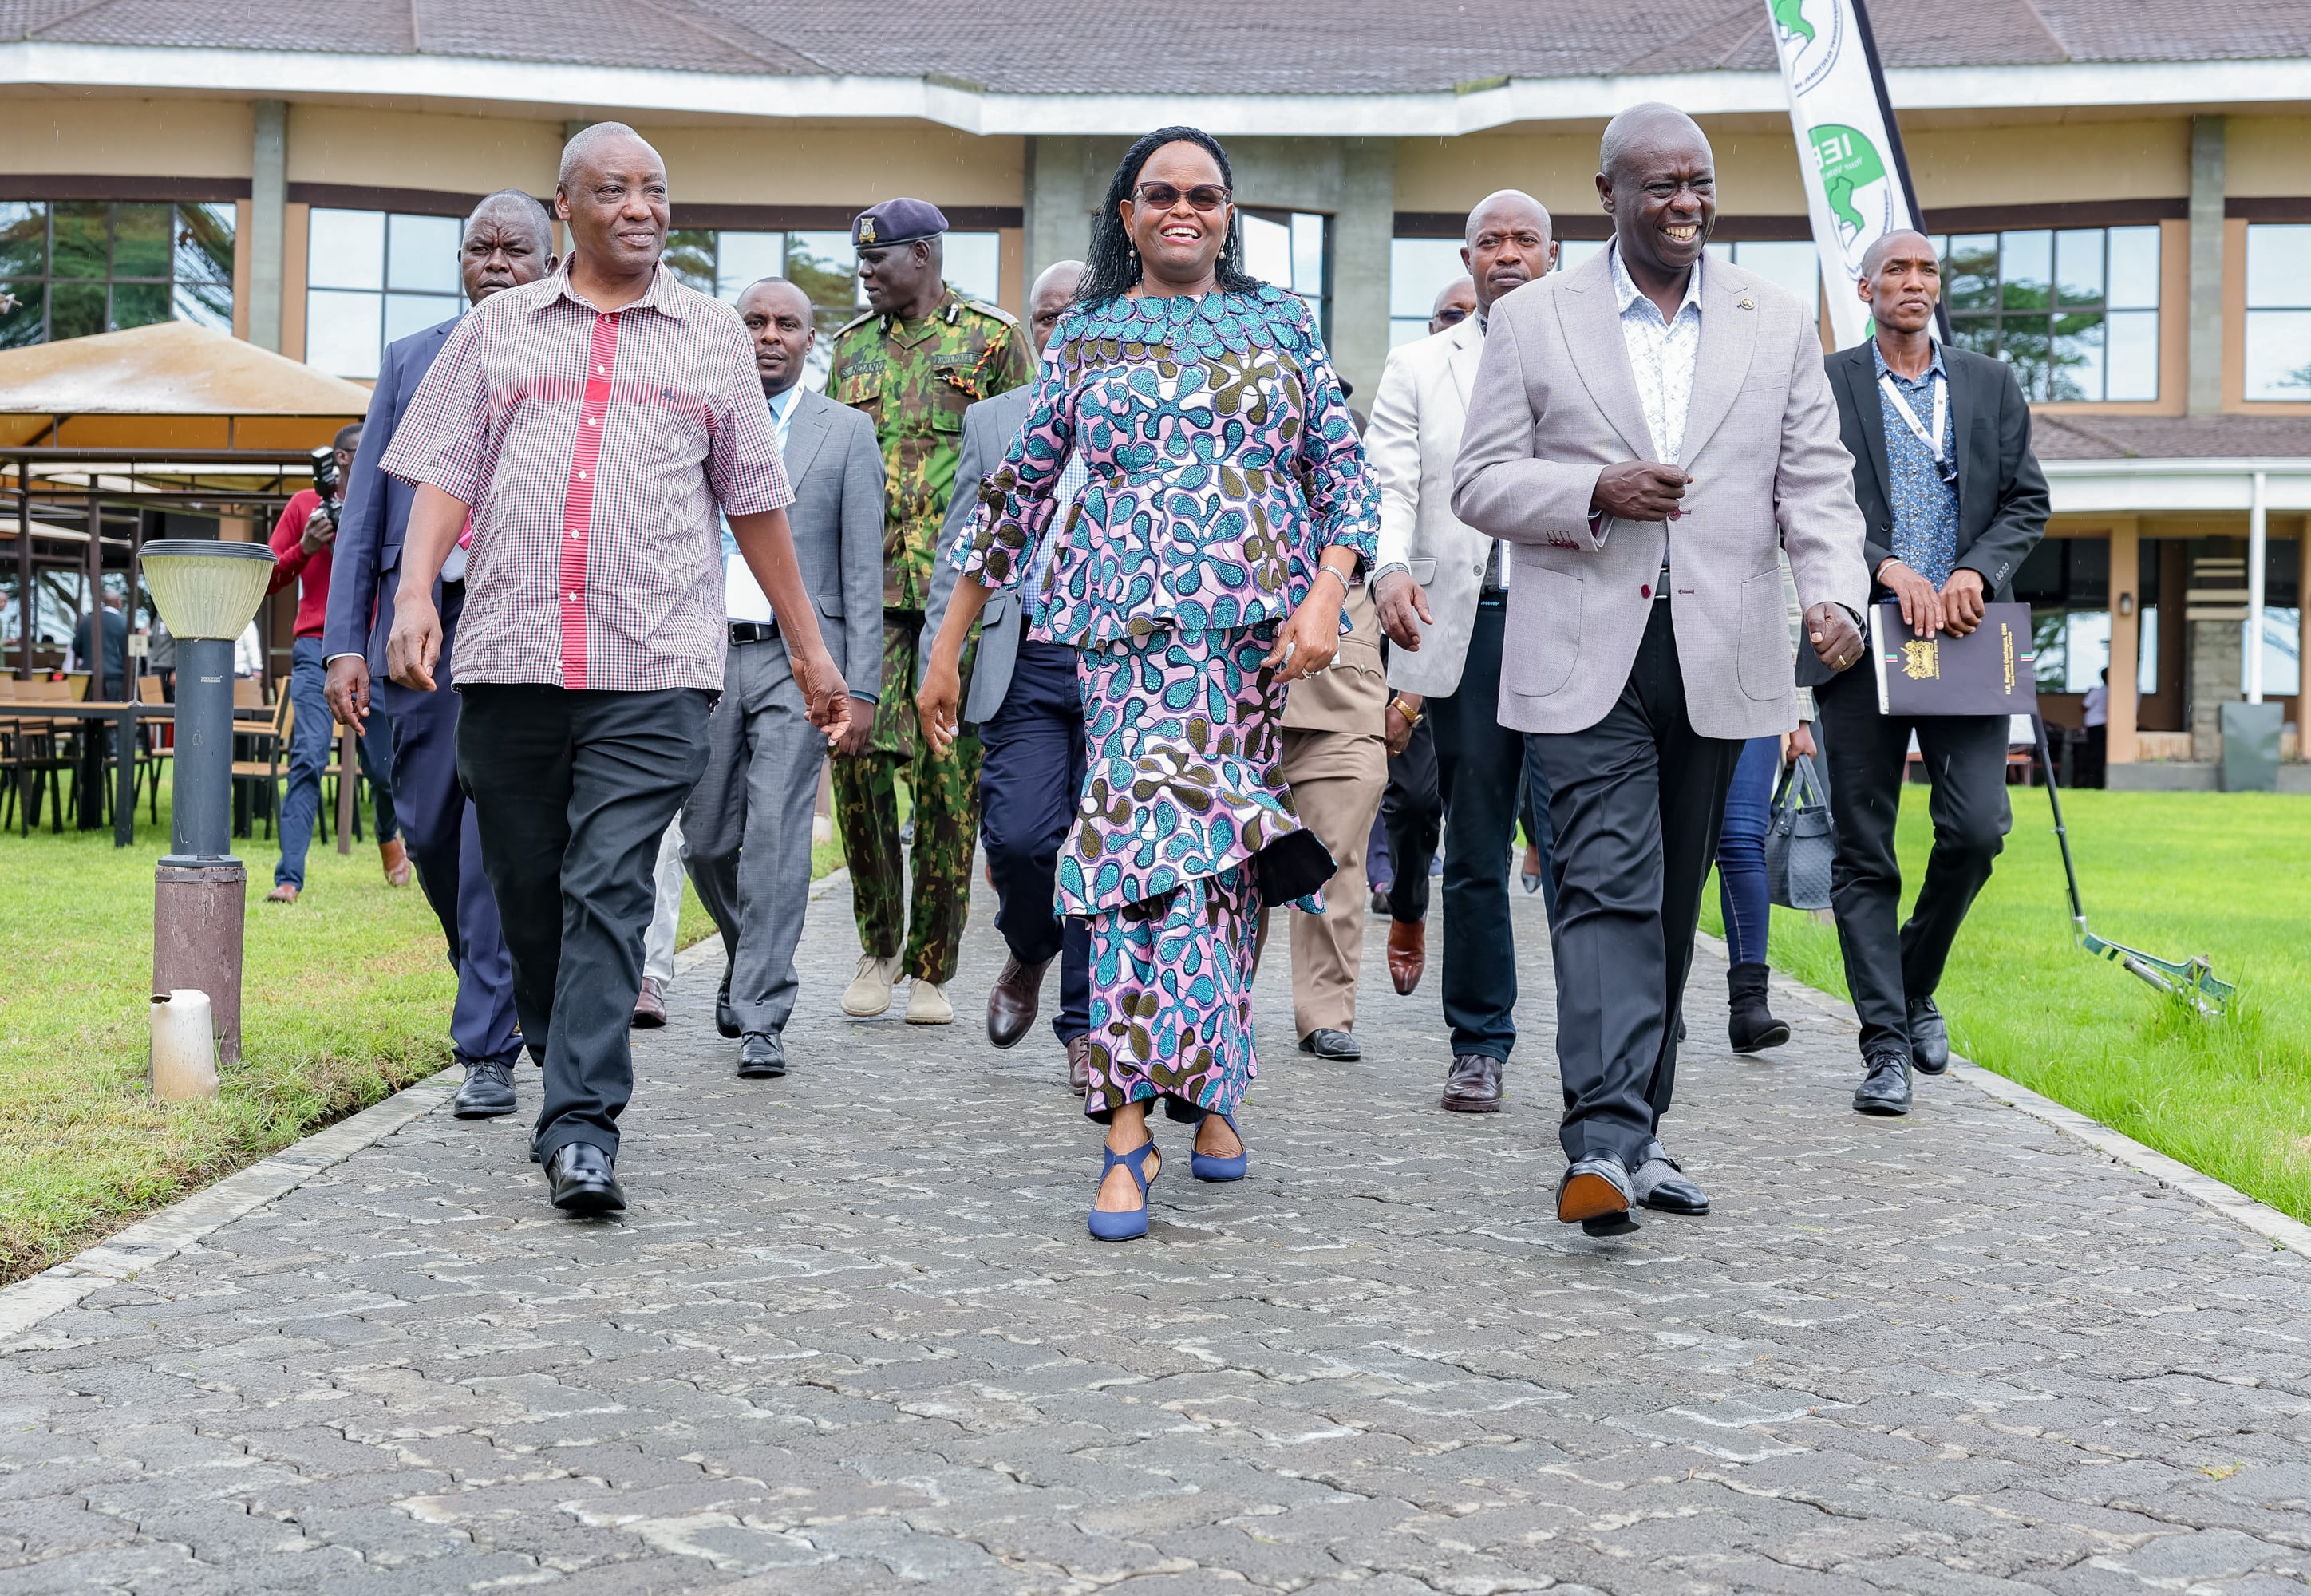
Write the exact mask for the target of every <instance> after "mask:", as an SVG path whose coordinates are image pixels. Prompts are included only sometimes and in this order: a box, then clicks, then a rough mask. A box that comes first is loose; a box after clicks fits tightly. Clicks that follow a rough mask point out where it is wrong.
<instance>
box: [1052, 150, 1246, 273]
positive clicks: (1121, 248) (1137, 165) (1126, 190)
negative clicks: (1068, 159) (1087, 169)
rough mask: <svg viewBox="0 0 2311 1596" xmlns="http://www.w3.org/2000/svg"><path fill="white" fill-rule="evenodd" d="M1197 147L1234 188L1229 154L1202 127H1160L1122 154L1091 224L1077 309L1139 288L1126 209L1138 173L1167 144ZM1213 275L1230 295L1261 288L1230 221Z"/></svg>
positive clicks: (1239, 232) (1237, 230)
mask: <svg viewBox="0 0 2311 1596" xmlns="http://www.w3.org/2000/svg"><path fill="white" fill-rule="evenodd" d="M1165 144H1194V145H1196V146H1197V147H1198V148H1199V149H1201V150H1202V151H1203V152H1204V153H1207V154H1208V155H1209V156H1210V157H1211V158H1212V159H1213V160H1214V161H1217V163H1218V164H1219V169H1220V181H1221V182H1223V183H1225V184H1226V185H1227V187H1228V188H1230V189H1231V190H1233V189H1234V187H1235V175H1234V171H1233V170H1232V169H1231V168H1230V167H1229V166H1228V158H1227V152H1226V151H1225V150H1224V149H1222V148H1220V141H1219V140H1217V139H1216V138H1214V137H1213V136H1212V135H1210V134H1208V133H1206V132H1205V131H1204V130H1203V129H1202V128H1200V127H1158V128H1157V129H1156V131H1155V132H1153V133H1149V134H1144V135H1141V136H1140V137H1139V138H1138V139H1137V140H1135V141H1134V142H1133V144H1132V145H1131V147H1130V148H1129V149H1128V150H1126V151H1125V152H1124V153H1123V160H1122V161H1121V163H1120V164H1119V165H1118V166H1117V167H1116V169H1115V176H1114V178H1113V179H1111V180H1110V181H1109V183H1108V185H1107V199H1106V201H1105V203H1104V204H1103V205H1101V207H1100V210H1099V214H1097V215H1095V216H1094V217H1093V218H1092V220H1091V250H1090V266H1089V269H1088V270H1086V272H1085V273H1084V275H1083V282H1082V283H1080V284H1079V285H1077V289H1076V303H1077V304H1078V305H1103V304H1106V303H1107V302H1108V301H1111V300H1117V299H1121V298H1122V297H1123V296H1124V295H1125V294H1127V293H1129V292H1130V291H1131V290H1133V289H1135V288H1137V287H1138V286H1139V251H1138V250H1137V249H1134V248H1132V244H1131V235H1130V233H1129V232H1127V231H1125V230H1124V226H1123V215H1122V205H1123V202H1124V201H1125V200H1127V199H1130V198H1132V197H1133V193H1134V190H1136V189H1137V188H1138V185H1139V173H1140V170H1141V169H1142V168H1144V167H1146V166H1147V158H1148V157H1149V156H1151V155H1153V154H1155V153H1156V151H1158V150H1160V149H1162V148H1163V147H1164V145H1165ZM1212 269H1213V275H1214V276H1215V277H1216V278H1217V281H1218V283H1219V286H1220V287H1221V289H1222V290H1223V291H1225V292H1229V293H1249V292H1251V291H1252V290H1253V289H1255V288H1258V287H1259V286H1260V279H1259V278H1257V277H1255V276H1253V275H1251V273H1249V272H1247V271H1245V270H1244V269H1243V229H1242V228H1241V227H1240V226H1238V225H1236V224H1234V222H1231V223H1230V224H1229V227H1228V234H1227V242H1226V243H1225V244H1223V245H1222V246H1221V247H1220V257H1219V259H1218V260H1217V261H1216V262H1214V263H1213V268H1212Z"/></svg>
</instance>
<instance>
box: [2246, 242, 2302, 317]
mask: <svg viewBox="0 0 2311 1596" xmlns="http://www.w3.org/2000/svg"><path fill="white" fill-rule="evenodd" d="M2246 302H2247V305H2248V308H2249V309H2251V310H2311V225H2302V226H2298V225H2294V224H2289V225H2287V226H2283V227H2271V226H2264V225H2263V224H2261V223H2257V224H2256V225H2254V226H2253V227H2250V228H2248V229H2247V230H2246Z"/></svg>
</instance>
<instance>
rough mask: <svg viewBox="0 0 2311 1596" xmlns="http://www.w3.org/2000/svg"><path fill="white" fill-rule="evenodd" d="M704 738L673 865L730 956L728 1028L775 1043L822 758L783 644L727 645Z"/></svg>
mask: <svg viewBox="0 0 2311 1596" xmlns="http://www.w3.org/2000/svg"><path fill="white" fill-rule="evenodd" d="M706 738H707V751H706V773H705V774H704V775H703V776H701V777H700V778H699V779H698V785H697V787H696V788H694V789H692V791H691V794H690V802H689V803H688V804H687V805H686V806H685V807H684V809H683V811H682V834H683V840H684V842H683V860H684V862H685V864H687V865H688V866H689V868H690V878H691V880H692V881H693V883H695V884H696V885H697V887H698V897H699V901H700V902H701V903H704V904H705V905H706V911H707V913H709V914H711V915H712V916H713V917H714V923H715V924H716V925H717V926H719V927H720V928H721V931H722V945H723V946H724V947H725V948H726V949H729V950H732V951H731V953H730V961H731V963H730V1007H731V1008H732V1009H734V1010H735V1011H736V1012H737V1016H738V1025H739V1028H740V1029H741V1030H745V1031H763V1032H768V1033H771V1034H772V1035H776V1034H777V1033H779V1032H781V1031H782V1030H784V1029H785V1027H786V1023H787V1017H788V1016H789V1015H791V1014H793V1013H794V1006H795V994H796V992H797V991H798V990H799V988H800V986H801V980H800V978H799V977H798V975H797V974H796V973H795V964H794V953H795V947H796V945H797V944H798V943H799V942H801V940H802V921H803V912H804V911H805V910H806V909H807V908H808V906H809V903H810V820H811V810H812V807H813V805H814V802H815V799H816V798H817V795H818V772H819V766H820V764H821V763H822V762H823V761H824V759H825V758H826V737H825V735H824V733H822V732H820V731H819V730H818V729H817V728H815V727H814V726H812V725H811V724H810V722H809V720H807V718H806V717H805V715H804V706H803V697H802V689H801V688H800V687H798V686H797V685H795V679H794V671H793V668H792V667H791V666H789V663H788V660H787V650H786V645H785V644H784V643H783V642H780V641H769V642H759V643H738V644H734V645H732V647H731V649H730V652H729V655H728V662H727V663H726V664H725V666H724V667H723V685H722V702H719V704H717V705H716V706H715V708H714V718H713V720H711V721H710V722H709V723H708V725H707V730H706ZM742 860H743V862H744V866H745V869H744V871H743V874H742V872H741V870H740V865H741V862H742Z"/></svg>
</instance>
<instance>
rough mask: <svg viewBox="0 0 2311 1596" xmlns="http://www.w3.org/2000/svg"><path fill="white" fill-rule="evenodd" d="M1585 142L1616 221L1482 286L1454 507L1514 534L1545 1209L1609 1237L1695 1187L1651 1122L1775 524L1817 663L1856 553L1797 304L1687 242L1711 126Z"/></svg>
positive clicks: (1831, 657)
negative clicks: (1545, 896) (1530, 809)
mask: <svg viewBox="0 0 2311 1596" xmlns="http://www.w3.org/2000/svg"><path fill="white" fill-rule="evenodd" d="M1599 164H1600V167H1601V169H1602V170H1600V172H1599V173H1598V176H1597V192H1598V196H1599V197H1600V200H1601V201H1602V202H1603V205H1604V208H1605V211H1606V213H1607V214H1609V216H1610V217H1611V218H1612V221H1613V241H1612V243H1611V244H1610V245H1609V246H1608V248H1607V249H1606V250H1605V252H1604V253H1603V254H1601V255H1600V256H1598V257H1595V258H1593V259H1592V260H1590V261H1588V262H1586V263H1584V264H1583V266H1580V267H1579V268H1578V269H1576V270H1574V271H1572V272H1569V273H1563V274H1557V275H1550V276H1548V277H1544V278H1542V279H1540V280H1539V282H1537V283H1530V284H1528V285H1527V286H1526V287H1523V288H1521V289H1519V290H1517V291H1516V292H1513V293H1512V294H1509V295H1508V296H1506V297H1505V298H1504V299H1503V300H1501V301H1500V302H1499V303H1497V304H1496V305H1495V306H1494V307H1493V314H1492V325H1491V327H1490V329H1489V331H1488V333H1487V336H1486V340H1485V353H1484V356H1483V358H1482V360H1481V361H1480V362H1479V363H1478V369H1477V380H1476V386H1475V388H1474V389H1473V390H1472V391H1471V393H1470V395H1469V420H1468V424H1467V426H1466V428H1465V429H1464V430H1463V432H1462V434H1461V457H1460V460H1459V463H1458V465H1457V467H1455V470H1454V488H1453V494H1452V509H1453V513H1454V514H1456V515H1457V516H1459V517H1460V519H1461V520H1463V521H1465V522H1467V523H1468V524H1469V526H1471V527H1474V528H1477V529H1478V530H1479V531H1482V532H1487V533H1489V534H1491V535H1492V536H1495V537H1499V538H1504V539H1506V540H1507V541H1509V542H1511V543H1513V544H1514V545H1517V546H1516V554H1515V573H1514V580H1513V581H1512V582H1511V584H1510V588H1509V617H1508V629H1507V630H1508V644H1507V648H1506V650H1505V651H1504V657H1503V659H1502V664H1501V696H1500V714H1501V720H1502V721H1503V722H1504V724H1506V725H1509V726H1513V727H1516V728H1519V729H1521V730H1524V731H1529V732H1537V733H1539V734H1541V735H1540V736H1539V737H1534V738H1533V739H1532V747H1533V750H1534V755H1535V757H1536V758H1537V759H1538V760H1539V763H1540V764H1541V767H1542V769H1543V771H1544V772H1545V773H1546V774H1547V776H1548V781H1549V785H1550V787H1551V789H1553V795H1554V796H1553V798H1552V799H1551V802H1550V814H1551V817H1552V818H1553V820H1554V821H1555V823H1556V830H1557V850H1556V859H1557V871H1558V879H1557V916H1556V920H1555V923H1554V925H1553V927H1552V931H1553V936H1554V941H1555V945H1556V953H1557V1060H1558V1064H1559V1067H1560V1070H1561V1073H1562V1076H1563V1078H1564V1086H1565V1122H1564V1128H1563V1129H1562V1131H1561V1133H1560V1139H1561V1140H1562V1141H1563V1144H1564V1147H1565V1157H1566V1159H1567V1160H1568V1161H1569V1166H1568V1167H1567V1169H1566V1170H1565V1178H1564V1180H1563V1181H1562V1182H1560V1183H1559V1185H1558V1187H1557V1217H1558V1218H1559V1219H1561V1220H1564V1221H1565V1222H1567V1223H1571V1222H1574V1221H1576V1220H1577V1221H1579V1222H1580V1223H1581V1225H1582V1226H1583V1229H1585V1230H1587V1231H1588V1232H1589V1234H1592V1235H1619V1234H1626V1233H1627V1232H1628V1231H1631V1230H1634V1229H1635V1228H1636V1226H1635V1222H1634V1220H1632V1219H1631V1217H1630V1215H1629V1210H1630V1208H1631V1207H1632V1206H1633V1205H1636V1204H1643V1205H1644V1206H1645V1207H1648V1208H1654V1209H1657V1210H1661V1211H1663V1212H1668V1213H1682V1214H1705V1213H1707V1212H1708V1211H1709V1199H1708V1198H1707V1196H1706V1195H1705V1193H1704V1192H1703V1191H1702V1190H1701V1188H1700V1187H1699V1186H1698V1185H1696V1183H1695V1182H1693V1181H1691V1180H1689V1179H1687V1177H1686V1176H1685V1175H1684V1174H1683V1173H1681V1172H1680V1171H1679V1167H1678V1165H1677V1164H1676V1162H1675V1161H1674V1160H1673V1159H1671V1158H1670V1156H1669V1154H1668V1152H1667V1150H1666V1149H1665V1148H1664V1147H1662V1145H1661V1139H1660V1128H1661V1117H1662V1115H1663V1114H1664V1113H1666V1112H1668V1109H1669V1106H1670V1095H1671V1091H1672V1089H1673V1087H1674V1085H1675V1082H1676V1074H1677V1025H1678V1008H1679V998H1680V996H1681V994H1682V993H1683V990H1684V988H1685V977H1686V971H1687V965H1688V964H1690V963H1691V961H1692V955H1693V934H1694V928H1695V922H1696V920H1697V919H1698V917H1699V914H1700V909H1701V888H1702V884H1703V882H1704V881H1705V879H1707V876H1708V874H1709V864H1710V859H1711V858H1712V856H1713V854H1714V852H1715V850H1716V843H1717V827H1718V822H1719V818H1720V816H1721V815H1722V814H1723V812H1724V807H1725V790H1726V787H1727V784H1728V783H1729V782H1730V781H1731V779H1732V775H1733V766H1734V762H1735V761H1736V759H1738V758H1739V756H1740V752H1741V745H1742V743H1743V741H1745V740H1746V739H1748V738H1749V737H1762V736H1765V735H1766V734H1767V733H1771V732H1782V731H1787V730H1789V729H1791V728H1792V727H1794V726H1795V725H1796V724H1797V686H1796V681H1795V673H1794V672H1793V671H1792V658H1791V650H1790V635H1789V621H1788V613H1787V611H1786V610H1785V608H1784V607H1783V596H1782V575H1781V567H1780V563H1779V560H1778V558H1777V554H1778V551H1779V550H1780V549H1786V550H1787V551H1788V553H1789V559H1790V568H1791V570H1792V572H1793V573H1794V575H1795V577H1796V580H1797V587H1798V593H1799V596H1800V597H1801V599H1802V600H1803V601H1804V603H1805V604H1806V606H1807V607H1806V630H1807V633H1808V635H1809V636H1810V638H1811V640H1812V642H1813V646H1814V650H1815V651H1816V653H1817V654H1818V656H1819V657H1820V658H1821V659H1822V661H1823V662H1824V663H1825V664H1827V665H1828V666H1830V667H1833V668H1836V669H1844V668H1846V667H1849V666H1851V665H1853V663H1855V662H1856V661H1857V660H1859V659H1860V658H1862V637H1861V632H1860V629H1859V628H1860V619H1861V609H1862V603H1863V601H1864V600H1865V598H1866V597H1868V594H1869V574H1868V572H1867V571H1865V570H1864V569H1863V566H1862V514H1861V511H1860V510H1857V509H1855V507H1854V502H1853V457H1852V456H1851V455H1849V454H1847V453H1846V451H1845V448H1844V445H1843V444H1842V443H1840V442H1839V441H1838V418H1837V408H1836V405H1835V403H1833V401H1832V400H1831V397H1830V392H1829V384H1828V380H1827V378H1826V377H1825V376H1824V375H1823V372H1822V363H1821V342H1820V337H1819V336H1818V333H1817V332H1816V330H1815V324H1814V319H1813V318H1812V316H1810V314H1809V313H1808V312H1807V310H1806V309H1805V307H1804V306H1803V305H1801V304H1800V303H1799V302H1798V301H1796V299H1794V298H1793V297H1792V296H1791V295H1790V294H1787V293H1785V292H1782V291H1781V290H1780V289H1777V288H1775V287H1774V286H1773V285H1772V284H1771V283H1767V282H1766V280H1765V279H1764V278H1762V277H1759V276H1757V275H1755V274H1753V273H1749V272H1745V271H1743V270H1741V269H1740V267H1738V266H1732V265H1731V264H1730V263H1727V262H1722V261H1717V260H1710V261H1706V262H1705V261H1704V259H1703V256H1702V248H1703V246H1704V245H1705V244H1706V243H1707V242H1708V241H1709V230H1710V225H1711V223H1712V222H1714V220H1715V217H1716V208H1717V206H1716V193H1715V187H1716V178H1715V173H1714V161H1713V158H1712V156H1711V153H1710V149H1709V141H1708V140H1707V139H1706V138H1705V137H1704V136H1703V135H1702V132H1701V129H1700V128H1699V127H1698V126H1696V125H1695V124H1694V122H1693V121H1692V119H1691V118H1688V117H1687V116H1686V115H1685V114H1684V113H1683V112H1681V111H1679V110H1677V109H1674V108H1672V107H1670V106H1666V105H1642V106H1638V107H1636V108H1635V109H1631V110H1627V111H1624V112H1622V113H1621V114H1620V115H1619V116H1618V117H1616V118H1614V119H1613V121H1612V123H1611V125H1610V126H1608V127H1607V128H1606V130H1605V138H1604V146H1603V149H1602V152H1601V154H1600V162H1599Z"/></svg>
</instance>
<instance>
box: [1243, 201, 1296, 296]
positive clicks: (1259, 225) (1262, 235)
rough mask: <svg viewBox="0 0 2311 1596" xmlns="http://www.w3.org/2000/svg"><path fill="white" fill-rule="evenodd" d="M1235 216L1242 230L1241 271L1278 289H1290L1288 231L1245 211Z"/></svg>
mask: <svg viewBox="0 0 2311 1596" xmlns="http://www.w3.org/2000/svg"><path fill="white" fill-rule="evenodd" d="M1236 216H1237V220H1238V221H1239V222H1241V224H1242V225H1243V269H1244V270H1245V271H1247V272H1250V273H1251V275H1253V276H1255V277H1258V278H1259V279H1260V281H1262V282H1264V283H1275V284H1276V286H1278V288H1289V287H1290V286H1292V230H1291V229H1290V228H1289V227H1287V226H1286V225H1285V224H1284V223H1283V222H1270V221H1269V219H1268V218H1267V217H1265V216H1255V215H1253V214H1251V212H1249V211H1239V212H1237V213H1236Z"/></svg>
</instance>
